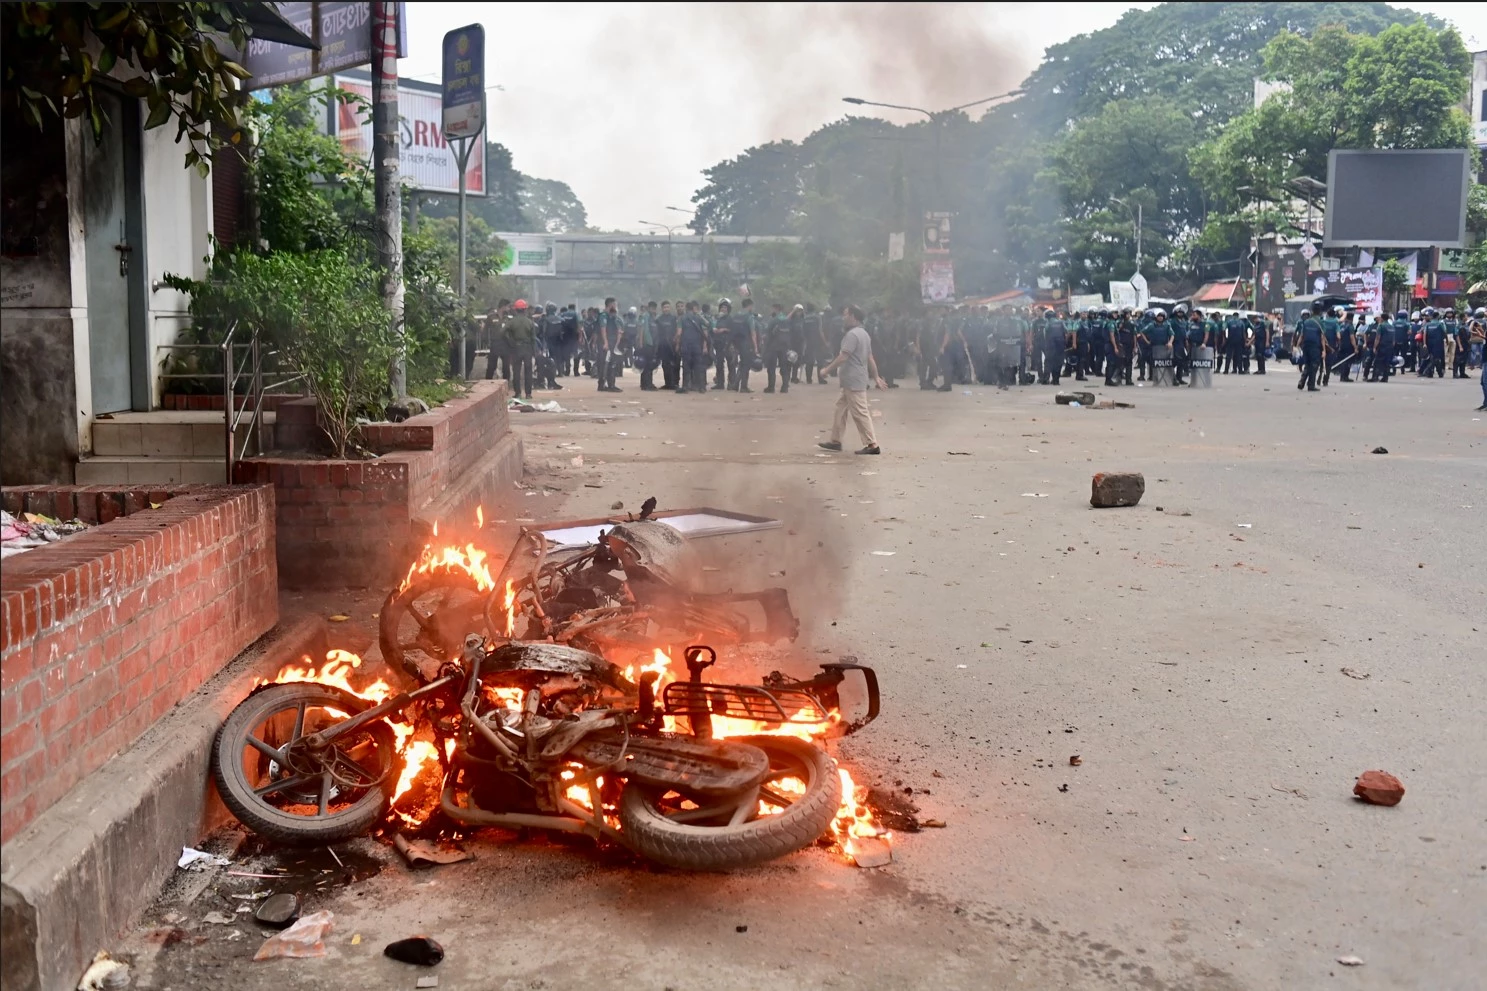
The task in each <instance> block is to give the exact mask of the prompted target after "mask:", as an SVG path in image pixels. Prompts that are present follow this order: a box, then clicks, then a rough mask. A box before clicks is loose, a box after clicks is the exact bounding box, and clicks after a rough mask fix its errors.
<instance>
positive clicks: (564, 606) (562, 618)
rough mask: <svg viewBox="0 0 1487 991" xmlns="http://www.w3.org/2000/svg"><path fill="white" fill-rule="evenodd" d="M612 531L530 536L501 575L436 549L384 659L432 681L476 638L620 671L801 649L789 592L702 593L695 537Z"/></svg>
mask: <svg viewBox="0 0 1487 991" xmlns="http://www.w3.org/2000/svg"><path fill="white" fill-rule="evenodd" d="M654 507H655V500H654V499H649V500H647V501H646V504H645V506H644V507H643V508H642V511H641V514H640V516H639V517H638V518H636V519H631V520H627V521H624V522H619V523H615V524H614V525H613V526H611V527H610V528H609V529H608V530H601V532H600V534H599V537H598V540H597V541H596V542H595V543H593V544H591V545H587V546H557V547H554V546H553V545H552V544H551V543H550V542H549V540H548V538H547V537H546V536H545V535H544V534H543V532H542V531H540V530H523V531H522V532H521V534H520V535H519V536H518V537H517V540H516V543H515V546H514V547H513V548H512V550H511V552H510V553H509V554H508V555H507V557H506V559H505V561H504V563H503V564H502V567H501V568H500V570H499V572H498V573H496V574H495V575H492V574H491V573H490V569H489V567H488V565H487V564H486V561H487V559H488V555H487V554H486V553H485V552H484V551H482V550H481V549H479V548H477V547H476V546H475V545H473V544H469V545H466V546H465V547H464V548H460V547H458V546H450V547H444V548H441V549H438V550H435V549H434V548H433V546H432V545H430V547H429V548H427V549H426V550H425V552H424V555H423V556H422V557H421V559H420V560H419V561H418V562H416V563H415V564H414V566H413V567H412V568H411V569H409V572H408V576H407V577H406V578H405V579H404V581H403V582H402V584H401V585H400V586H399V587H398V588H396V589H394V590H393V591H392V592H391V593H389V595H388V597H387V601H386V602H385V603H383V606H382V610H381V614H380V619H379V637H378V639H379V643H380V646H381V648H382V657H383V659H384V660H385V661H387V663H388V664H389V665H391V666H392V667H393V668H395V669H398V670H401V671H403V672H404V673H406V674H408V675H409V676H411V677H413V678H415V679H417V680H421V681H426V680H428V679H429V678H430V677H431V676H432V675H433V674H434V673H435V672H436V671H437V670H438V668H439V665H440V664H442V663H443V662H445V661H446V660H448V659H450V658H453V657H457V656H458V655H459V653H460V650H461V644H462V643H463V641H464V637H465V635H466V634H468V633H470V632H471V631H481V632H484V633H485V634H486V635H488V636H490V637H496V638H501V637H504V638H507V639H511V638H519V639H525V640H539V639H545V640H551V641H552V642H555V643H559V644H565V645H569V646H573V647H577V648H580V649H583V650H587V651H590V652H591V653H596V654H600V655H601V656H603V657H606V658H609V659H611V660H614V661H617V662H626V661H630V660H639V659H643V658H644V657H646V656H648V655H649V653H650V651H651V649H652V646H653V645H655V644H658V643H661V644H688V643H693V642H696V641H699V640H700V641H704V642H707V643H712V644H716V645H719V646H723V645H727V644H735V643H747V642H774V641H780V640H794V639H795V637H796V636H797V635H798V634H799V632H800V623H799V621H798V620H797V619H796V617H795V614H794V613H793V612H792V611H791V609H790V600H789V596H788V594H787V592H786V590H785V589H783V588H767V589H763V590H761V591H758V592H743V593H734V592H724V593H702V592H696V591H692V589H694V588H695V587H696V585H697V580H696V579H697V574H698V572H699V571H700V568H699V567H698V565H697V562H696V560H695V556H694V552H693V549H692V548H691V547H690V546H689V544H688V542H687V539H686V537H684V536H683V535H682V534H681V533H680V532H679V531H678V530H676V529H673V528H672V527H671V526H668V525H667V524H666V523H664V522H662V521H660V520H656V519H651V518H650V513H651V512H652V511H653V510H654Z"/></svg>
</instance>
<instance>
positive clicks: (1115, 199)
mask: <svg viewBox="0 0 1487 991" xmlns="http://www.w3.org/2000/svg"><path fill="white" fill-rule="evenodd" d="M1110 202H1111V203H1119V204H1120V205H1121V206H1123V207H1125V208H1126V209H1127V210H1129V209H1130V208H1131V204H1130V202H1129V201H1128V200H1123V199H1121V198H1120V197H1119V196H1112V197H1110ZM1141 211H1142V205H1141V202H1140V201H1139V200H1138V201H1137V202H1136V274H1137V275H1140V274H1141V229H1142V227H1143V226H1144V225H1143V223H1142V212H1141Z"/></svg>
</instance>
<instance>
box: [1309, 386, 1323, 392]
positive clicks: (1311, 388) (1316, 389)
mask: <svg viewBox="0 0 1487 991" xmlns="http://www.w3.org/2000/svg"><path fill="white" fill-rule="evenodd" d="M1306 391H1307V392H1321V391H1322V390H1321V389H1318V388H1317V387H1316V386H1314V385H1309V386H1307V387H1306Z"/></svg>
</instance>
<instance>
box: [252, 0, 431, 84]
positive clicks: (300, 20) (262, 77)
mask: <svg viewBox="0 0 1487 991" xmlns="http://www.w3.org/2000/svg"><path fill="white" fill-rule="evenodd" d="M406 8H407V4H402V3H400V4H398V58H406V57H407V55H408V28H407V23H408V16H407V9H406ZM278 9H279V14H280V15H281V16H282V17H283V18H284V19H285V20H286V21H288V22H289V23H290V24H293V25H294V27H295V28H296V30H298V31H299V32H300V33H301V34H303V35H304V36H305V37H307V38H309V39H310V40H312V41H314V42H316V43H317V44H319V45H320V51H318V52H317V51H314V50H313V49H309V48H296V47H295V46H293V45H285V44H282V43H280V42H277V41H264V40H263V39H260V38H250V39H248V52H247V54H246V55H245V56H243V67H244V68H246V69H247V70H248V71H249V72H251V73H253V78H252V79H251V80H249V81H248V86H249V87H251V88H253V89H259V88H261V87H264V86H282V85H284V84H285V83H297V82H301V81H303V80H305V79H311V78H313V77H315V76H324V75H329V74H330V73H333V72H339V71H341V70H342V69H349V68H351V67H352V66H357V65H366V64H368V63H369V62H371V61H372V5H371V3H369V2H366V0H363V2H361V3H356V2H339V3H281V4H279V5H278Z"/></svg>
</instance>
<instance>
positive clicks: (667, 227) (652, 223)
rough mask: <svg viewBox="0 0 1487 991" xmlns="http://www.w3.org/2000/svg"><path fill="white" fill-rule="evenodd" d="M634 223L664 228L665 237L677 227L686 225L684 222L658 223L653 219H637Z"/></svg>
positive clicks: (669, 235)
mask: <svg viewBox="0 0 1487 991" xmlns="http://www.w3.org/2000/svg"><path fill="white" fill-rule="evenodd" d="M636 223H637V224H645V226H647V227H660V228H661V229H662V230H664V231H665V232H666V236H667V237H671V235H672V233H673V232H674V231H675V230H676V229H677V228H678V227H685V226H687V225H686V224H658V223H656V222H655V221H654V220H637V221H636Z"/></svg>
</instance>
